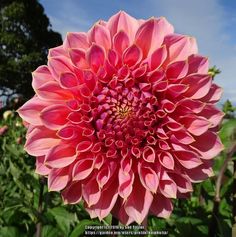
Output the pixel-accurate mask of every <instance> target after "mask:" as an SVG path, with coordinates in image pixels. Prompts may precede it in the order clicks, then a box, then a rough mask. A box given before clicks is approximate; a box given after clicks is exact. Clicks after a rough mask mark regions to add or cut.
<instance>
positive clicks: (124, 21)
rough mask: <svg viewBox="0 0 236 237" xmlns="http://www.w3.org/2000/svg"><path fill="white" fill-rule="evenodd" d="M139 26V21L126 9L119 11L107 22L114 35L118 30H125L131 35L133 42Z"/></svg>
mask: <svg viewBox="0 0 236 237" xmlns="http://www.w3.org/2000/svg"><path fill="white" fill-rule="evenodd" d="M138 26H139V23H138V21H137V20H136V19H135V18H133V17H132V16H130V15H128V14H127V13H126V12H124V11H120V12H118V13H117V14H115V15H114V16H112V17H111V18H110V19H109V20H108V22H107V27H108V29H109V31H110V33H111V36H112V37H113V36H114V35H115V34H116V33H117V32H120V31H124V32H125V33H126V34H127V35H128V36H129V38H130V41H131V42H132V41H133V40H134V36H135V33H136V31H137V29H138Z"/></svg>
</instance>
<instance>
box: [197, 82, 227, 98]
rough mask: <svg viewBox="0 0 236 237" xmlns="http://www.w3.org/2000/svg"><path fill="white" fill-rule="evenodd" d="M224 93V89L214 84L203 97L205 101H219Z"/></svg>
mask: <svg viewBox="0 0 236 237" xmlns="http://www.w3.org/2000/svg"><path fill="white" fill-rule="evenodd" d="M222 93H223V89H222V88H221V87H219V86H217V85H216V84H214V83H213V84H212V85H211V88H210V90H209V92H208V93H207V95H206V96H204V97H203V98H201V100H202V101H203V102H209V103H216V102H218V101H219V99H220V98H221V96H222Z"/></svg>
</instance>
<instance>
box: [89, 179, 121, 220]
mask: <svg viewBox="0 0 236 237" xmlns="http://www.w3.org/2000/svg"><path fill="white" fill-rule="evenodd" d="M117 186H118V184H117V182H113V183H112V184H111V185H110V186H109V188H107V189H104V190H103V191H102V193H101V196H100V199H99V201H98V202H97V203H96V204H95V205H94V206H92V207H91V209H93V210H94V212H95V214H96V216H97V217H98V218H99V220H102V219H103V218H105V217H106V216H108V215H109V214H110V212H111V210H112V208H113V207H114V205H115V202H116V200H117V198H118V192H117ZM86 209H87V210H89V209H90V208H86Z"/></svg>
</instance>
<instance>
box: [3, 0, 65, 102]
mask: <svg viewBox="0 0 236 237" xmlns="http://www.w3.org/2000/svg"><path fill="white" fill-rule="evenodd" d="M0 14H1V15H0V27H1V31H0V96H6V97H7V99H8V100H9V98H12V96H13V95H22V96H23V98H24V99H28V98H30V97H31V96H32V95H33V94H34V93H33V90H32V87H31V81H32V80H31V72H32V71H34V70H35V69H36V68H37V67H38V66H39V65H42V64H45V63H46V59H47V53H48V49H49V48H52V47H55V46H57V45H60V44H61V43H62V39H61V35H60V34H59V33H57V32H54V31H53V30H52V29H51V25H50V22H49V19H48V17H47V16H46V15H45V13H44V9H43V7H42V5H41V4H40V3H39V2H38V1H37V0H1V2H0Z"/></svg>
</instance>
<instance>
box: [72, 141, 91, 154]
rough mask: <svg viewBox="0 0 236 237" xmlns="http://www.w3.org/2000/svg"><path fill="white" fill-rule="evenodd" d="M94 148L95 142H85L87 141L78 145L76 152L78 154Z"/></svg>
mask: <svg viewBox="0 0 236 237" xmlns="http://www.w3.org/2000/svg"><path fill="white" fill-rule="evenodd" d="M92 146H93V142H92V141H90V140H85V141H81V142H79V143H78V145H77V147H76V150H77V151H78V152H86V151H88V150H89V149H90V148H92Z"/></svg>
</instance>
